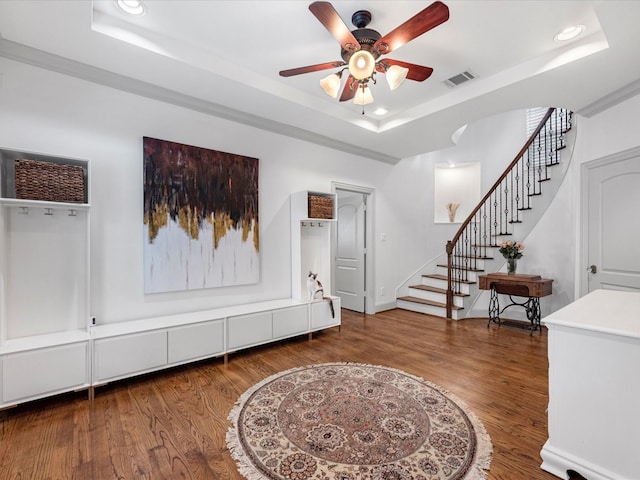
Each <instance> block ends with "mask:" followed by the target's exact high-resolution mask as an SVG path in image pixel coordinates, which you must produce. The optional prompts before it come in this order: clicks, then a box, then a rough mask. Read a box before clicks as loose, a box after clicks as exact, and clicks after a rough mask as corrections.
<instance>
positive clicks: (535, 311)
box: [478, 273, 553, 335]
mask: <svg viewBox="0 0 640 480" xmlns="http://www.w3.org/2000/svg"><path fill="white" fill-rule="evenodd" d="M478 279H479V281H480V289H481V290H491V299H490V300H489V322H488V323H487V327H489V326H490V325H491V322H494V323H497V324H498V325H500V324H501V323H503V321H502V320H500V314H501V313H502V312H504V311H505V310H506V309H507V308H509V307H513V306H514V305H517V306H520V307H524V309H525V311H526V312H527V318H528V319H529V322H530V325H529V330H530V334H531V335H533V332H534V331H536V330H542V327H541V326H540V317H541V314H540V297H545V296H547V295H551V284H552V283H553V280H551V279H549V278H541V277H540V275H521V274H512V275H509V274H507V273H489V274H487V275H480V276H479V277H478ZM499 293H500V294H503V295H509V299H510V300H511V303H510V304H509V305H506V306H505V307H503V308H502V309H500V303H499V301H498V294H499ZM513 297H527V298H528V300H526V301H524V302H517V301H515V300H514V299H513Z"/></svg>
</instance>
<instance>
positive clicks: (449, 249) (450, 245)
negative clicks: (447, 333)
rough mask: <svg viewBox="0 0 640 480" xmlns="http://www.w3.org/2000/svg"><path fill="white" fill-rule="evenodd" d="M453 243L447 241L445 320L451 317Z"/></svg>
mask: <svg viewBox="0 0 640 480" xmlns="http://www.w3.org/2000/svg"><path fill="white" fill-rule="evenodd" d="M452 275H453V243H452V242H451V240H448V241H447V318H452V317H453V312H452V306H453V281H452Z"/></svg>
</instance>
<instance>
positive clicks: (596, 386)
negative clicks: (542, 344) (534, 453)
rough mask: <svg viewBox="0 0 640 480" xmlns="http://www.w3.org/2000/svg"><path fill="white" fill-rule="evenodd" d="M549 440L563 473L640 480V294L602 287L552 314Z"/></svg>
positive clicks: (552, 462) (548, 461)
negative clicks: (569, 471) (570, 472)
mask: <svg viewBox="0 0 640 480" xmlns="http://www.w3.org/2000/svg"><path fill="white" fill-rule="evenodd" d="M543 323H544V324H545V325H546V326H547V327H548V328H549V439H548V440H547V442H546V443H545V444H544V447H543V448H542V451H541V453H540V455H541V457H542V460H543V463H542V468H543V469H544V470H546V471H548V472H550V473H552V474H554V475H556V476H558V477H560V478H567V473H566V472H567V470H574V471H576V472H578V473H579V474H581V475H582V476H583V477H585V478H587V479H588V480H603V479H615V480H638V479H640V293H636V292H622V291H613V290H596V291H594V292H591V293H589V294H588V295H585V296H584V297H582V298H580V299H578V300H576V301H575V302H573V303H572V304H570V305H568V306H566V307H564V308H562V309H560V310H558V311H556V312H554V313H552V314H551V315H549V316H548V317H546V318H545V319H543Z"/></svg>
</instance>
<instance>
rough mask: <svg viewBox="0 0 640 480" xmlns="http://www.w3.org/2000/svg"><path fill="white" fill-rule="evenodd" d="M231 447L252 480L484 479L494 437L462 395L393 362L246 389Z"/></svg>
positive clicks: (299, 374)
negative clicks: (390, 365)
mask: <svg viewBox="0 0 640 480" xmlns="http://www.w3.org/2000/svg"><path fill="white" fill-rule="evenodd" d="M229 420H230V421H231V422H232V426H231V427H230V428H229V431H228V433H227V445H228V447H229V450H230V451H231V455H232V456H233V458H234V459H235V460H236V462H237V463H238V469H239V471H240V473H241V474H242V475H243V476H244V477H245V478H247V479H248V480H436V479H437V480H480V479H484V478H486V470H488V469H489V464H490V463H491V451H492V446H491V439H490V438H489V436H488V435H487V433H486V431H485V429H484V427H483V426H482V423H481V422H480V420H479V419H477V418H476V417H475V415H474V414H473V413H471V412H470V411H469V410H468V409H467V408H466V406H465V405H464V404H463V402H461V401H460V400H459V399H457V398H455V397H454V396H453V395H452V394H449V393H447V392H445V391H444V390H443V389H442V388H440V387H438V386H436V385H433V384H431V383H428V382H425V381H424V380H422V379H420V378H418V377H414V376H412V375H409V374H407V373H404V372H402V371H400V370H395V369H391V368H386V367H381V366H373V365H361V364H342V363H336V364H322V365H312V366H307V367H302V368H295V369H292V370H287V371H285V372H281V373H278V374H276V375H273V376H271V377H269V378H267V379H266V380H264V381H262V382H261V383H259V384H258V385H255V386H254V387H252V388H251V389H249V390H248V391H247V392H245V393H244V394H243V395H242V396H241V397H240V399H239V400H238V402H237V403H236V405H235V406H234V408H233V409H232V411H231V413H230V415H229Z"/></svg>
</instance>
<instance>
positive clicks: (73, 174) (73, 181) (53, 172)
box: [15, 159, 85, 203]
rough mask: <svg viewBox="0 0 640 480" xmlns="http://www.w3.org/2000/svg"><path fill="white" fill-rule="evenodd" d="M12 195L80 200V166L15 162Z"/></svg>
mask: <svg viewBox="0 0 640 480" xmlns="http://www.w3.org/2000/svg"><path fill="white" fill-rule="evenodd" d="M15 171H16V198H19V199H22V200H44V201H49V202H71V203H84V201H85V200H84V169H83V168H82V167H81V166H78V165H65V164H59V163H53V162H40V161H37V160H25V159H20V160H16V161H15Z"/></svg>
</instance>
